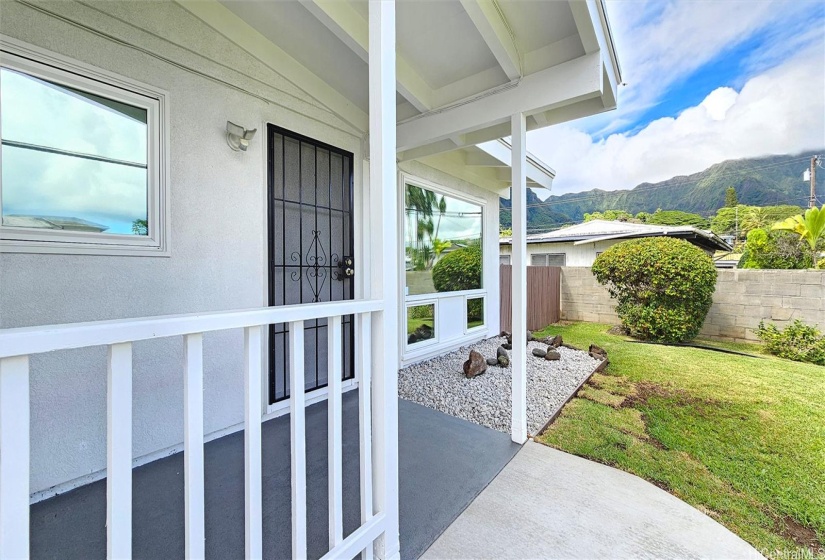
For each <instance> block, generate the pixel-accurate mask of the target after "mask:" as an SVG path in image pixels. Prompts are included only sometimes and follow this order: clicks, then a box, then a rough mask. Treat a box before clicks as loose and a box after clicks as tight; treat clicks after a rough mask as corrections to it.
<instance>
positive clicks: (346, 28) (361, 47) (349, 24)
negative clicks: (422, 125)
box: [301, 0, 433, 113]
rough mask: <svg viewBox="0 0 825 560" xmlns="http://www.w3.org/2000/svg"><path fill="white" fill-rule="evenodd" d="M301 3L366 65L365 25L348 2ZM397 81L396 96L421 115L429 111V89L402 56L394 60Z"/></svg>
mask: <svg viewBox="0 0 825 560" xmlns="http://www.w3.org/2000/svg"><path fill="white" fill-rule="evenodd" d="M301 3H302V4H303V5H304V7H305V8H306V9H307V10H309V12H310V13H311V14H312V15H314V16H315V17H316V18H317V19H318V21H320V22H321V23H322V24H324V26H325V27H326V28H327V29H329V30H330V31H331V32H332V33H333V34H334V35H335V36H336V37H338V38H339V39H340V40H341V41H342V42H343V43H344V44H345V45H346V46H347V47H349V49H350V50H351V51H352V52H354V53H355V54H356V55H358V57H359V58H360V59H361V60H363V61H364V62H366V63H368V64H369V56H368V52H369V50H368V47H369V30H368V26H367V22H366V21H364V18H362V17H361V14H359V13H358V12H357V11H356V10H355V8H353V7H352V5H351V4H350V3H349V2H347V1H343V0H301ZM396 78H397V88H398V93H400V94H401V95H402V96H403V97H404V99H406V100H407V101H409V102H410V104H411V105H412V106H413V107H415V108H416V109H417V110H418V111H419V112H422V113H423V112H425V111H429V110H430V109H431V108H432V95H433V93H432V88H430V86H429V85H428V84H427V82H425V81H424V79H423V78H422V77H421V76H420V75H419V74H418V73H417V72H416V71H415V70H413V68H412V67H411V66H410V65H409V63H408V62H407V61H406V60H405V59H404V57H403V56H401V55H397V56H396Z"/></svg>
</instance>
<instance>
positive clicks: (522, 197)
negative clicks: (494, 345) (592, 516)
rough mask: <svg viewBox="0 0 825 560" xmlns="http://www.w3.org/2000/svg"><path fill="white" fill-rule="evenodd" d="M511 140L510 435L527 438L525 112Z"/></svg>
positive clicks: (516, 121) (516, 120)
mask: <svg viewBox="0 0 825 560" xmlns="http://www.w3.org/2000/svg"><path fill="white" fill-rule="evenodd" d="M510 122H511V128H512V142H513V159H512V162H513V167H512V170H513V181H512V188H511V191H512V195H511V201H512V214H513V218H512V226H513V244H512V247H513V267H512V275H513V283H512V309H513V315H512V317H513V324H512V327H511V328H512V331H513V332H512V334H513V349H512V350H511V352H512V354H513V356H512V359H511V360H510V362H511V367H512V375H511V378H512V383H513V392H512V397H513V402H512V417H511V425H510V438H511V439H512V440H513V441H514V442H516V443H524V442H526V441H527V124H526V120H525V117H524V114H522V113H518V114H515V115H513V117H512V119H511V121H510Z"/></svg>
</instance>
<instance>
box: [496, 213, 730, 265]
mask: <svg viewBox="0 0 825 560" xmlns="http://www.w3.org/2000/svg"><path fill="white" fill-rule="evenodd" d="M662 236H664V237H676V238H678V239H684V240H685V241H689V242H691V243H693V244H694V245H696V246H697V247H699V248H700V249H702V250H703V251H705V252H706V253H707V254H708V255H710V256H713V254H714V253H715V252H716V251H731V250H732V248H731V246H730V245H728V244H727V242H725V241H724V240H723V239H722V238H721V237H719V236H718V235H716V234H715V233H713V232H711V231H705V230H703V229H699V228H696V227H693V226H660V225H655V224H635V223H631V222H619V221H610V220H591V221H589V222H584V223H581V224H576V225H574V226H569V227H564V228H561V229H557V230H554V231H550V232H547V233H536V234H532V235H528V236H527V254H528V256H529V260H530V265H531V266H592V265H593V262H594V261H595V260H596V257H597V256H599V255H600V254H601V253H602V252H603V251H604V250H605V249H607V248H608V247H611V246H613V245H615V244H616V243H619V242H620V241H626V240H628V239H638V238H640V237H662ZM500 251H501V252H500V257H499V262H500V263H501V264H510V260H511V259H510V257H511V253H512V240H511V238H508V237H505V238H502V239H501V241H500Z"/></svg>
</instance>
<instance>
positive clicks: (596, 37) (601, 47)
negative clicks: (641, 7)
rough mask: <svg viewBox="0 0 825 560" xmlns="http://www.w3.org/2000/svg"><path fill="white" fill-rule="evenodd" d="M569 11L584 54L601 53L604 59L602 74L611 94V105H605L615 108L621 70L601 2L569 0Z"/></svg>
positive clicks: (595, 0)
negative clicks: (603, 73) (571, 13)
mask: <svg viewBox="0 0 825 560" xmlns="http://www.w3.org/2000/svg"><path fill="white" fill-rule="evenodd" d="M569 4H570V11H571V12H573V20H574V21H575V23H576V29H577V30H578V32H579V37H580V38H581V41H582V46H583V47H584V52H585V53H588V54H590V53H594V52H601V53H602V58H603V59H604V72H605V76H606V81H607V82H608V83H609V84H610V88H609V89H610V91H611V94H612V99H613V101H612V104H611V103H610V102H608V103H607V106H608V107H609V108H615V106H616V101H615V100H616V87H617V85H618V84H619V83H620V82H621V74H622V72H621V68H620V66H619V59H618V57H617V55H616V48H615V45H614V44H613V36H612V34H611V32H610V24H609V22H608V20H607V12H606V11H605V8H604V4H603V1H602V0H569Z"/></svg>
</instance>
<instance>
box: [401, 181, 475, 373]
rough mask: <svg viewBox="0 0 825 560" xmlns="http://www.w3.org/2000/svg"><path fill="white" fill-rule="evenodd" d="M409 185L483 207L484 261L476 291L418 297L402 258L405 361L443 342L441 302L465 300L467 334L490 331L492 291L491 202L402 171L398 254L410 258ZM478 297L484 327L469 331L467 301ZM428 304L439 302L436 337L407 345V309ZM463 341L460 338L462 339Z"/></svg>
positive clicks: (437, 293) (435, 314)
mask: <svg viewBox="0 0 825 560" xmlns="http://www.w3.org/2000/svg"><path fill="white" fill-rule="evenodd" d="M407 184H411V185H414V186H416V187H420V188H422V189H427V190H429V191H433V192H434V193H436V194H443V195H446V196H449V197H452V198H457V199H459V200H462V201H464V202H468V203H470V204H475V205H477V206H479V207H480V208H481V244H482V259H481V288H478V289H474V290H457V291H455V292H434V293H431V294H414V295H407V278H406V274H405V273H406V270H405V262H404V258H403V257H402V258H399V259H398V271H399V279H398V280H399V287H400V292H399V293H401V294H402V299H401V306H402V308H403V309H402V312H401V315H402V317H403V321H404V322H403V325H404V329H403V331H404V336H403V344H402V349H403V350H404V351H403V352H402V354H403V358H404V359H409V358H411V357H413V356H416V355H418V354H419V352H418V350H419V349H421V348H426V347H428V346H430V345H439V344H441V343H442V342H444V341H442V340H441V339H440V338H439V331H438V323H439V318H438V302H439V301H440V300H441V299H449V298H455V297H463V298H464V310H465V317H464V328H463V330H464V335H465V336H468V335H470V334H477V333H478V332H481V331H483V330H484V329H486V328H488V325H487V307H486V304H487V299H488V298H487V290H488V288H487V287H486V286H485V284H484V277H485V273H486V271H487V262H486V259H485V258H484V254H485V251H484V236H485V232H486V228H485V225H486V220H487V212H488V208H487V205H488V203H487V201H486V200H485V199H483V198H480V197H476V196H473V195H471V194H467V193H465V192H462V191H460V190H457V189H452V188H449V187H445V186H444V185H442V184H439V183H434V182H432V181H428V180H427V179H423V178H421V177H418V176H416V175H413V174H410V173H406V172H400V173H399V174H398V227H399V233H400V235H399V236H398V237H399V240H398V241H399V243H398V251H399V252H398V254H399V255H406V249H405V246H404V242H405V235H406V231H405V228H406V220H405V215H406V214H405V211H406V201H405V194H406V192H407ZM468 297H470V298H477V297H483V298H484V301H485V308H484V324H483V325H482V326H479V327H474V328H472V329H467V317H466V309H467V298H468ZM426 303H435V310H434V316H433V329H434V331H435V332H434V333H433V335H434V336H433V338H431V339H430V340H422V341H421V342H414V343H413V344H408V343H407V338H408V335H407V308H408V307H410V306H416V305H422V304H426ZM459 340H460V339H459Z"/></svg>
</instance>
